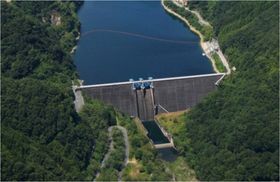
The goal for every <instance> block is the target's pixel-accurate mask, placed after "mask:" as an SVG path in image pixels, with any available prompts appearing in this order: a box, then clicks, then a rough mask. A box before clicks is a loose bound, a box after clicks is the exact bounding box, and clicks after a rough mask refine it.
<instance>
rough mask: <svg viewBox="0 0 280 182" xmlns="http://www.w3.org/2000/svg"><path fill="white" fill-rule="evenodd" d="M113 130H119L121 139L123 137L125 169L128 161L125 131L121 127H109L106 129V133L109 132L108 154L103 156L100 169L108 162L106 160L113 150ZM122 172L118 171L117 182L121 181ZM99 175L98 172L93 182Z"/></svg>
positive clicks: (127, 143) (127, 144)
mask: <svg viewBox="0 0 280 182" xmlns="http://www.w3.org/2000/svg"><path fill="white" fill-rule="evenodd" d="M114 128H118V129H119V130H121V132H122V133H123V137H124V142H125V159H124V167H126V165H127V163H128V159H129V142H128V135H127V130H126V129H125V128H124V127H122V126H110V127H109V128H108V132H109V141H110V146H109V149H108V152H107V153H106V155H105V156H104V158H103V160H102V162H101V167H100V168H104V167H105V164H106V161H107V160H108V158H109V157H110V154H111V152H112V151H113V149H114V146H113V138H112V131H113V129H114ZM122 172H123V171H120V172H119V174H118V181H121V177H122ZM99 175H100V172H98V173H97V174H96V176H95V179H94V181H96V179H97V178H98V176H99Z"/></svg>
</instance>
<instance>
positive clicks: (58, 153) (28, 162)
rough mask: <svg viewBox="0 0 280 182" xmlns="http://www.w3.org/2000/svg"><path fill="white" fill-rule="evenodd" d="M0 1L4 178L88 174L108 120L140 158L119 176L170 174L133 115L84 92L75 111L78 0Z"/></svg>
mask: <svg viewBox="0 0 280 182" xmlns="http://www.w3.org/2000/svg"><path fill="white" fill-rule="evenodd" d="M1 5H2V6H1V12H2V16H1V21H2V23H1V25H2V29H1V30H2V31H1V40H2V41H1V53H2V54H1V55H2V59H1V61H2V66H1V74H2V77H1V83H2V88H1V103H2V107H1V109H2V110H1V121H2V122H1V141H2V142H1V180H3V181H14V180H16V181H23V180H29V181H32V180H47V181H67V180H72V181H81V180H90V181H92V180H93V179H95V175H96V174H97V173H98V172H100V167H101V161H102V160H103V158H104V155H105V154H106V153H107V151H108V147H109V139H108V127H109V126H112V125H116V124H117V119H118V124H119V125H122V126H124V127H126V128H127V130H128V132H129V142H130V145H131V152H130V157H131V159H132V160H134V161H136V164H135V165H137V168H136V167H135V166H134V164H129V165H128V166H127V167H126V168H125V169H124V174H123V179H126V180H133V179H134V180H135V177H136V178H137V179H143V180H166V179H171V177H172V176H171V174H166V173H165V172H162V171H164V170H165V168H164V166H163V164H162V162H161V161H158V160H157V153H156V152H155V151H154V150H153V148H152V146H151V144H150V143H149V140H148V138H147V137H146V136H145V135H144V134H143V133H141V132H140V130H139V128H138V129H137V127H136V124H135V123H134V121H133V120H132V119H130V118H129V117H127V116H123V115H122V114H120V113H119V112H117V111H116V110H115V109H114V108H112V107H111V106H106V105H104V104H102V103H100V102H98V101H93V100H91V99H89V98H85V100H86V104H85V105H84V106H83V109H82V111H81V112H79V113H77V112H76V111H75V109H74V104H73V101H74V94H73V91H72V88H71V86H72V81H75V80H76V79H77V78H78V74H77V72H76V67H75V65H74V64H73V60H72V56H71V54H70V52H71V49H72V47H74V46H75V45H76V43H77V40H76V37H77V36H78V35H79V33H78V32H79V29H80V23H79V20H78V17H77V10H78V9H79V7H80V6H81V5H82V2H80V1H74V2H69V1H63V2H62V1H41V2H31V1H24V2H23V1H12V2H9V3H8V2H1ZM59 17H60V18H59ZM59 19H60V21H59ZM114 136H115V138H116V139H118V138H120V136H119V134H118V133H116V134H115V135H114ZM119 141H121V139H118V142H119ZM123 155H124V153H123V147H119V148H117V152H116V153H115V154H114V155H112V157H111V158H110V159H109V160H110V161H109V162H110V165H109V166H108V167H107V168H106V170H102V171H101V173H102V174H104V175H105V177H106V178H104V179H111V180H113V179H116V177H117V171H118V170H120V169H121V168H123V166H122V162H123V160H122V159H123ZM134 171H137V173H138V175H137V176H135V175H132V174H133V172H134ZM109 174H110V175H109ZM107 175H109V176H107ZM100 179H103V177H102V175H101V176H100Z"/></svg>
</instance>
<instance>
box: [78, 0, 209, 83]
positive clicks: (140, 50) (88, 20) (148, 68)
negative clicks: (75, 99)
mask: <svg viewBox="0 0 280 182" xmlns="http://www.w3.org/2000/svg"><path fill="white" fill-rule="evenodd" d="M78 15H79V19H80V21H81V38H80V41H79V42H78V48H77V50H76V53H75V55H74V60H75V64H76V66H77V69H78V72H79V74H80V79H82V80H84V81H85V84H96V83H109V82H117V81H127V80H128V79H129V78H134V79H138V78H140V77H142V78H147V77H150V76H151V77H154V78H163V77H174V76H186V75H196V74H207V73H212V72H213V69H212V67H211V64H210V62H209V61H208V60H207V58H206V57H203V56H202V50H201V48H200V46H199V38H198V36H197V35H195V34H194V33H192V32H191V31H190V30H189V29H188V28H186V27H185V26H184V25H183V23H181V22H180V21H179V20H177V19H175V18H173V17H172V16H170V15H169V14H167V13H166V12H165V11H164V9H163V7H162V6H161V4H160V2H159V1H152V2H147V1H137V2H132V1H123V2H122V1H115V2H112V1H111V2H108V1H103V2H102V1H85V3H84V5H83V6H82V7H81V9H80V11H79V13H78ZM182 41H183V42H184V43H182Z"/></svg>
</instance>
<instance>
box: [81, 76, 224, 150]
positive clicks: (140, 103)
mask: <svg viewBox="0 0 280 182" xmlns="http://www.w3.org/2000/svg"><path fill="white" fill-rule="evenodd" d="M224 76H225V74H224V73H214V74H204V75H194V76H182V77H171V78H161V79H148V80H138V81H133V80H130V81H128V82H118V83H108V84H96V85H84V86H79V87H76V89H75V92H77V91H80V90H81V91H82V92H83V93H84V94H85V95H87V96H89V97H91V98H93V99H97V100H101V101H103V102H105V103H106V104H109V105H113V106H114V107H115V108H117V109H118V110H120V111H121V112H123V113H126V114H129V115H130V116H132V117H138V118H140V120H141V121H143V124H144V125H145V122H147V121H154V120H155V119H154V118H155V115H157V114H160V113H165V112H175V111H181V110H186V109H188V108H191V107H193V106H195V105H196V104H198V103H199V102H200V101H201V100H202V99H203V98H204V97H205V96H207V95H208V94H209V93H210V92H212V91H214V90H215V89H216V86H217V85H218V84H219V82H220V81H221V80H222V79H223V77H224ZM158 127H159V129H160V130H161V131H162V133H163V134H164V135H165V137H166V138H167V139H168V141H169V142H164V143H157V142H156V141H153V139H152V141H153V143H154V146H155V147H156V148H164V147H170V146H173V142H172V138H171V137H170V136H169V135H168V133H167V132H165V131H164V130H163V128H161V127H160V126H159V125H158Z"/></svg>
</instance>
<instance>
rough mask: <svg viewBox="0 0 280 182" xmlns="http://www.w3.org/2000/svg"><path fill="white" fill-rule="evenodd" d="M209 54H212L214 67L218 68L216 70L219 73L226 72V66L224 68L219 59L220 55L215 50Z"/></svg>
mask: <svg viewBox="0 0 280 182" xmlns="http://www.w3.org/2000/svg"><path fill="white" fill-rule="evenodd" d="M211 56H212V58H213V59H214V61H215V65H216V68H217V69H218V71H219V72H220V73H225V72H226V68H225V66H224V65H223V63H222V60H221V58H220V56H219V55H218V54H217V53H216V52H214V53H213V54H212V55H211Z"/></svg>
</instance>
